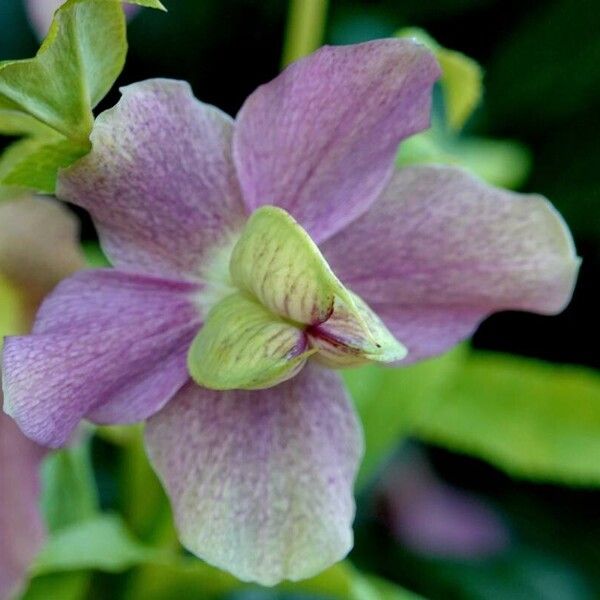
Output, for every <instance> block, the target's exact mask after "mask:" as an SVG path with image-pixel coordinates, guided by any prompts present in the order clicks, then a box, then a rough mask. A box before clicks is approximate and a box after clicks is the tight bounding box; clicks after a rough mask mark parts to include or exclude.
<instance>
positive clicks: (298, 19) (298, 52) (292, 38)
mask: <svg viewBox="0 0 600 600" xmlns="http://www.w3.org/2000/svg"><path fill="white" fill-rule="evenodd" d="M327 5H328V1H327V0H290V8H289V13H288V20H287V26H286V32H285V40H284V46H283V55H282V59H281V66H282V67H285V66H287V65H289V64H290V63H291V62H294V61H295V60H298V59H299V58H302V57H304V56H306V55H308V54H310V53H311V52H314V51H315V50H316V49H317V48H318V47H319V46H320V45H321V44H322V42H323V37H324V32H325V21H326V17H327Z"/></svg>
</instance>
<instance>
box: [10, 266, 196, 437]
mask: <svg viewBox="0 0 600 600" xmlns="http://www.w3.org/2000/svg"><path fill="white" fill-rule="evenodd" d="M195 292H196V286H193V285H191V284H186V283H180V282H171V281H165V280H160V279H154V278H150V277H145V276H141V275H133V274H128V273H122V272H119V271H115V270H111V269H107V270H104V269H102V270H101V269H98V270H94V271H83V272H80V273H78V274H76V275H74V276H73V277H71V278H69V279H67V280H65V281H64V282H62V283H61V284H59V286H58V287H57V288H56V289H55V291H54V292H53V293H52V294H51V295H50V296H49V297H48V299H47V300H46V301H45V302H44V303H43V305H42V307H41V309H40V311H39V313H38V318H37V321H36V324H35V327H34V330H33V334H32V335H29V336H23V337H8V338H6V342H5V345H4V352H3V374H4V381H3V383H4V399H5V410H6V412H8V413H9V414H10V415H11V416H13V418H14V419H15V420H16V421H17V423H18V424H19V426H20V427H21V429H22V430H23V432H24V433H25V434H26V435H28V436H29V437H30V438H32V439H34V440H35V441H37V442H38V443H40V444H43V445H47V446H60V445H62V444H64V443H66V442H67V441H68V439H69V436H70V434H71V432H72V431H73V429H74V428H75V427H76V426H77V424H78V422H79V421H80V420H81V419H82V418H84V417H87V418H90V419H91V420H94V421H96V422H99V423H130V422H133V421H137V420H141V419H145V418H147V417H148V416H149V415H151V414H153V413H154V412H156V411H157V410H159V409H160V408H161V407H162V406H163V405H164V404H165V403H166V402H167V401H168V400H169V399H170V398H171V397H172V396H173V394H174V393H175V392H176V391H177V390H178V389H179V388H180V387H181V386H182V385H183V384H184V383H185V382H186V381H187V379H188V377H189V375H188V373H187V367H186V353H187V350H188V347H189V344H190V343H191V341H192V339H193V336H194V335H195V333H196V332H197V330H198V328H199V326H200V321H199V315H198V312H197V309H196V308H195V306H194V304H193V302H192V294H194V293H195Z"/></svg>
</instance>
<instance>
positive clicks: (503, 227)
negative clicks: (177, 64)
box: [4, 40, 578, 585]
mask: <svg viewBox="0 0 600 600" xmlns="http://www.w3.org/2000/svg"><path fill="white" fill-rule="evenodd" d="M438 74H439V70H438V66H437V64H436V62H435V59H434V58H433V57H432V55H431V54H430V53H429V52H428V51H427V50H426V49H425V48H424V47H422V46H420V45H417V44H415V43H413V42H410V41H406V40H381V41H375V42H370V43H366V44H360V45H356V46H346V47H325V48H322V49H321V50H319V51H318V52H316V53H314V54H313V55H311V56H310V57H308V58H306V59H304V60H301V61H299V62H297V63H295V64H293V65H292V66H290V67H289V68H288V69H286V70H285V71H284V72H283V73H282V74H281V75H280V76H279V77H277V78H276V79H275V80H274V81H272V82H271V83H269V84H267V85H264V86H261V87H260V88H258V90H256V91H255V92H254V93H253V94H252V95H251V96H250V97H249V98H248V99H247V101H246V103H245V104H244V106H243V107H242V109H241V110H240V112H239V114H238V116H237V118H236V119H235V121H234V120H232V119H231V118H230V117H228V116H227V115H225V114H224V113H222V112H221V111H220V110H218V109H216V108H214V107H212V106H208V105H206V104H203V103H201V102H199V101H197V100H196V99H195V98H194V97H193V95H192V93H191V91H190V89H189V86H187V85H186V84H184V83H180V82H175V81H168V80H152V81H146V82H142V83H139V84H136V85H132V86H129V87H127V88H125V89H124V90H123V98H122V100H121V101H120V102H119V104H118V105H117V106H116V107H115V108H113V109H112V110H109V111H107V112H105V113H104V114H102V115H100V117H99V118H98V119H97V122H96V125H95V128H94V131H93V133H92V138H91V139H92V143H93V150H92V152H91V153H90V154H89V155H88V156H86V157H84V158H83V159H82V160H81V161H79V162H78V163H76V164H75V165H74V166H73V167H72V168H71V169H69V170H68V171H66V172H64V173H63V174H62V175H61V177H60V181H59V187H58V195H59V197H61V198H62V199H64V200H68V201H70V202H73V203H75V204H77V205H79V206H81V207H84V208H86V209H87V210H88V211H89V212H90V214H91V216H92V218H93V219H94V222H95V224H96V227H97V229H98V232H99V235H100V238H101V242H102V245H103V248H104V249H105V251H106V253H107V255H108V256H109V257H110V258H111V260H112V262H113V264H114V265H115V269H108V270H106V269H104V270H96V271H88V272H83V273H80V274H77V275H75V276H74V277H72V278H71V279H69V280H67V281H65V282H64V283H63V284H61V285H60V286H59V287H58V289H57V290H56V291H55V292H54V294H53V295H52V296H51V297H50V298H49V299H48V300H47V301H46V302H45V303H44V305H43V306H42V308H41V310H40V312H39V314H38V318H37V321H36V324H35V327H34V330H33V334H32V335H30V336H24V337H15V338H9V339H8V340H7V341H6V346H5V352H4V377H5V382H4V383H5V397H6V404H7V410H8V411H9V412H10V414H11V415H12V416H13V417H14V418H15V419H16V420H17V422H18V423H19V425H20V426H21V428H22V429H23V431H24V432H25V433H26V434H27V435H28V436H30V437H32V438H33V439H35V440H37V441H38V442H40V443H42V444H47V445H50V446H59V445H61V444H64V443H65V442H67V440H68V439H69V436H70V434H71V433H72V431H73V429H74V428H75V427H76V426H77V423H78V422H79V421H80V420H81V419H82V418H86V419H89V420H91V421H93V422H96V423H129V422H133V421H139V420H144V419H149V421H148V424H147V430H146V442H147V448H148V452H149V455H150V459H151V461H152V462H153V464H154V466H155V468H156V469H157V471H158V473H159V475H160V476H161V478H162V480H163V482H164V484H165V487H166V489H167V491H168V493H169V495H170V497H171V500H172V502H173V505H174V511H175V518H176V521H177V525H178V528H179V532H180V537H181V540H182V542H183V543H184V545H186V546H187V547H188V548H189V549H190V550H191V551H193V552H195V553H196V554H197V555H199V556H200V557H202V558H203V559H205V560H207V561H208V562H210V563H212V564H215V565H217V566H219V567H222V568H225V569H228V570H230V571H231V572H232V573H234V574H235V575H236V576H238V577H239V578H241V579H245V580H255V581H258V582H260V583H263V584H266V585H271V584H274V583H276V582H278V581H280V580H282V579H286V578H287V579H293V580H296V579H301V578H304V577H308V576H311V575H313V574H315V573H317V572H318V571H320V570H322V569H324V568H325V567H327V566H328V565H330V564H332V563H333V562H335V561H337V560H339V559H341V558H342V557H343V556H344V555H345V554H346V553H347V552H348V550H349V549H350V548H351V546H352V530H351V523H352V520H353V516H354V501H353V497H352V484H353V481H354V477H355V474H356V469H357V466H358V463H359V461H360V457H361V454H362V436H361V431H360V427H359V424H358V421H357V418H356V416H355V413H354V411H353V408H352V406H351V404H350V401H349V398H348V395H347V393H346V391H345V389H344V387H343V384H342V381H341V378H340V376H339V374H338V373H337V372H336V371H335V370H332V369H330V368H325V367H324V366H323V364H328V365H330V366H331V365H333V366H336V365H337V364H351V363H352V362H353V361H354V360H355V359H356V360H357V361H359V362H360V361H365V360H371V359H374V360H388V359H391V357H392V355H394V354H393V353H391V354H389V355H384V354H381V353H380V354H378V352H380V348H381V343H380V342H381V339H379V338H378V339H379V341H377V339H375V337H373V339H372V340H371V339H370V338H369V339H368V340H367V338H368V337H369V335H370V334H369V331H367V330H369V328H370V327H372V328H373V330H377V331H378V332H380V333H381V332H383V333H382V335H384V337H385V336H388V337H386V338H385V339H386V340H388V341H389V339H390V338H391V339H392V340H393V338H392V337H391V334H393V335H394V336H395V337H396V338H398V340H400V341H401V342H402V344H403V345H404V346H406V348H407V350H408V357H407V359H406V361H405V362H411V361H414V360H419V359H423V358H426V357H428V356H432V355H434V354H437V353H440V352H443V351H445V350H446V349H448V348H449V347H451V346H452V345H454V344H456V343H457V342H458V341H459V340H462V339H464V338H465V337H467V336H469V335H470V334H471V333H472V332H473V331H474V329H475V328H476V327H477V325H478V323H479V322H480V321H481V320H482V319H484V318H485V317H486V316H487V315H489V314H490V313H492V312H494V311H497V310H504V309H519V310H531V311H536V312H541V313H546V314H552V313H556V312H558V311H560V310H562V308H563V307H564V306H565V304H566V303H567V302H568V300H569V298H570V296H571V293H572V289H573V285H574V281H575V277H576V273H577V269H578V260H577V258H576V256H575V253H574V248H573V242H572V240H571V237H570V235H569V232H568V230H567V228H566V227H565V224H564V223H563V221H562V220H561V219H560V217H559V215H558V214H557V213H556V212H555V211H554V209H553V208H552V207H551V206H550V205H549V204H548V202H547V201H546V200H545V199H543V198H541V197H539V196H520V195H517V194H514V193H510V192H506V191H502V190H497V189H494V188H491V187H489V186H487V185H485V184H483V183H481V182H480V181H477V180H476V179H474V178H473V177H471V176H470V175H467V174H466V173H464V172H462V171H459V170H455V169H452V168H446V167H414V168H407V169H404V170H402V171H399V172H395V171H394V158H395V155H396V150H397V147H398V143H399V142H400V141H401V140H402V139H404V138H406V137H407V136H409V135H411V134H414V133H416V132H418V131H421V130H423V129H424V128H426V127H427V126H428V123H429V112H430V102H431V88H432V85H433V83H434V81H435V80H436V78H437V77H438ZM268 205H271V206H276V207H279V208H278V209H265V208H262V209H261V207H265V206H268ZM281 209H283V210H281ZM265 211H266V212H265ZM286 213H287V214H286ZM251 215H252V216H251ZM265 215H267V216H269V218H273V219H274V221H273V222H275V221H277V220H279V221H277V222H278V223H280V224H281V227H284V225H285V228H286V234H285V235H286V236H287V235H288V233H289V241H290V244H291V243H292V242H294V243H296V242H297V243H298V246H297V248H298V253H296V251H295V250H294V251H289V248H288V246H287V243H288V240H287V238H286V239H284V240H281V239H280V238H281V236H282V231H283V230H282V229H279V226H277V227H275V226H273V227H271V228H270V229H269V226H268V222H269V221H268V219H267V220H265V218H266V217H265ZM289 215H291V217H293V219H295V221H293V220H292V219H291V217H289ZM249 218H250V221H249ZM259 221H260V224H261V226H262V229H260V236H258V237H257V234H256V227H257V223H258V222H259ZM309 236H310V237H309ZM284 237H285V236H284ZM292 238H293V239H292ZM275 242H276V243H275ZM261 244H262V245H261ZM234 246H235V248H234V250H233V253H234V255H235V257H236V258H235V260H234V259H233V258H231V256H232V254H231V253H232V248H233V247H234ZM317 246H318V248H317ZM294 248H295V246H294ZM284 249H285V252H288V251H289V252H288V254H285V259H286V261H288V262H289V264H288V263H286V264H285V265H283V267H285V268H284V271H285V269H287V268H288V267H289V269H291V270H292V271H293V269H296V271H293V274H294V275H298V274H300V275H301V276H300V275H298V277H299V278H297V279H294V277H291V275H290V273H291V272H292V271H289V272H288V271H285V272H284V273H283V275H282V273H281V271H280V270H279V269H280V267H282V266H281V265H280V264H279V262H280V261H281V257H282V255H283V254H282V253H283V252H284ZM304 251H306V252H308V253H309V254H310V257H311V260H312V263H311V265H312V266H311V269H312V268H313V267H314V269H316V270H317V271H318V273H320V274H321V276H322V279H323V281H327V282H328V285H330V286H332V287H331V289H335V290H337V291H338V292H339V294H346V295H345V296H344V301H343V302H341V303H340V302H339V300H340V297H341V296H339V295H338V296H335V298H334V297H333V296H332V297H331V298H330V300H331V303H330V304H328V302H329V301H328V295H327V294H328V293H329V291H327V293H321V292H322V290H321V288H320V287H319V285H317V283H316V281H317V280H316V279H314V278H313V279H311V278H310V277H309V276H308V275H307V274H306V273H308V271H310V269H309V267H308V266H307V267H306V270H305V271H306V272H305V271H303V270H302V268H303V266H302V265H301V264H298V261H301V260H302V256H304V255H303V254H302V252H304ZM321 253H322V254H321ZM240 256H242V258H240ZM323 256H324V258H323ZM242 259H243V261H245V262H244V265H246V266H248V265H249V266H248V268H247V269H246V270H244V269H241V270H240V269H238V268H237V267H238V266H239V265H238V263H237V262H236V261H237V260H242ZM288 259H289V260H288ZM325 259H327V261H328V262H329V266H327V263H326V262H325ZM243 261H242V262H243ZM278 261H279V262H278ZM274 265H276V266H277V267H276V266H274ZM329 267H331V269H330V268H329ZM311 272H312V271H311ZM336 276H337V277H336ZM278 278H279V279H278ZM275 280H277V286H279V287H277V286H274V287H269V286H271V283H269V282H272V281H275ZM342 284H343V285H342ZM232 285H233V287H232ZM336 286H337V287H336ZM343 286H346V288H344V287H343ZM328 289H329V288H328ZM347 289H349V290H351V291H352V293H353V294H356V295H357V296H352V297H354V298H355V300H356V303H357V304H356V306H355V307H354V312H353V311H352V310H347V309H348V306H350V305H352V304H353V301H352V299H351V296H349V295H348V294H349V292H347V291H344V290H347ZM236 290H237V291H236ZM233 292H235V293H233ZM228 293H232V296H228V297H227V298H229V299H231V298H232V297H236V298H237V300H236V301H238V302H239V304H240V305H244V302H245V303H246V304H245V306H246V307H247V309H248V311H249V312H246V311H245V310H241V311H239V310H238V311H237V313H236V312H235V311H231V313H227V312H226V311H225V309H224V308H223V306H224V304H226V302H225V301H224V300H223V298H224V297H225V296H226V295H227V294H228ZM336 293H337V292H336ZM227 298H226V299H227ZM344 302H345V303H346V304H344ZM365 302H366V304H365ZM367 304H368V306H367ZM369 307H370V308H369ZM229 308H230V307H229ZM371 309H372V311H371ZM357 311H358V312H357ZM373 311H374V312H373ZM217 313H218V317H219V319H220V320H219V319H217V316H216V315H217ZM250 313H252V314H250ZM357 315H358V316H357ZM361 315H362V316H361ZM377 315H379V317H380V318H381V319H383V321H384V322H385V324H386V325H387V328H388V329H389V331H388V330H386V329H385V328H384V326H383V325H382V324H381V322H380V321H379V320H378V317H377ZM228 317H230V318H229V319H228ZM203 323H206V326H205V327H204V328H203ZM232 323H233V324H234V325H235V327H238V329H235V327H234V325H232ZM209 325H210V328H211V329H210V334H211V336H213V337H210V336H209V335H208V333H206V332H207V330H208V327H209ZM232 327H233V329H232ZM267 327H274V329H273V330H271V329H268V330H267ZM361 327H362V329H361ZM365 328H366V329H365ZM238 331H239V333H240V337H239V339H236V338H235V335H234V334H235V333H236V332H238ZM365 331H367V333H366V334H365V333H364V332H365ZM390 332H391V333H390ZM271 333H272V335H271ZM261 336H262V337H261ZM207 337H210V339H208V340H207V339H205V338H207ZM216 338H218V343H217V342H215V341H214V340H215V339H216ZM258 338H260V339H261V340H263V341H264V344H262V345H257V343H256V339H258ZM199 339H200V340H201V341H202V343H201V344H199V347H200V350H201V351H202V352H200V351H199V352H200V353H199V354H197V353H196V350H198V348H197V347H196V346H197V342H198V340H199ZM194 340H195V341H194ZM248 340H249V341H248ZM193 341H194V348H192V351H190V346H191V345H192V342H193ZM371 341H372V342H373V343H372V344H371V346H370V347H371V350H370V351H368V352H367V351H366V350H365V348H366V347H367V346H368V345H369V344H370V343H371ZM213 342H214V343H213ZM246 342H248V343H246ZM250 342H252V344H254V345H252V344H251V343H250ZM211 343H213V346H214V347H216V348H217V349H218V352H216V353H214V354H211V353H210V352H209V351H207V348H211V347H213V346H211ZM390 344H391V346H393V347H394V348H395V349H396V351H397V352H396V354H395V355H394V356H395V358H400V357H401V355H403V354H404V349H403V348H402V346H401V345H400V344H398V343H397V342H396V341H395V340H394V341H393V342H390ZM394 344H396V346H394ZM400 349H402V352H400ZM315 352H316V354H315ZM198 356H201V357H203V359H206V360H199V359H198ZM232 356H233V358H232ZM242 356H243V359H244V361H246V362H245V363H244V364H245V365H246V366H248V365H250V366H249V367H248V369H250V371H252V377H250V378H249V379H248V380H247V381H246V383H245V384H243V385H242V384H240V385H239V386H233V387H238V388H252V387H267V386H268V385H270V386H271V387H268V389H260V390H250V389H224V388H228V387H231V386H227V385H225V384H224V385H223V386H221V385H214V386H209V387H214V388H219V389H209V388H208V387H206V386H201V385H199V384H198V383H196V382H195V381H194V379H192V377H190V371H189V370H188V364H187V361H188V359H189V362H190V366H191V367H193V369H192V371H193V374H194V378H195V379H196V380H198V379H200V380H202V381H204V380H203V379H202V377H204V376H205V375H206V373H203V374H202V376H200V375H198V373H197V371H198V372H199V371H202V369H203V368H204V367H206V366H207V362H210V369H208V370H209V371H210V370H211V369H212V370H213V371H219V369H221V371H220V372H219V375H222V376H224V377H225V379H227V377H229V376H230V375H231V373H232V372H233V371H235V369H237V368H238V366H239V365H238V363H236V360H237V358H238V357H242ZM240 360H241V359H240ZM253 361H254V362H253ZM265 361H267V362H268V361H271V362H272V366H273V369H274V370H273V372H277V373H279V374H280V376H279V375H278V378H277V380H276V381H275V379H273V378H271V379H269V378H267V377H266V376H265V377H263V378H262V379H261V375H263V374H261V373H260V372H257V366H256V365H257V364H263V363H264V362H265ZM269 364H271V363H269ZM275 367H276V368H275ZM209 375H210V373H209ZM286 379H287V380H286ZM227 381H231V379H229V380H227ZM257 382H258V383H257ZM265 382H270V383H265ZM274 384H277V385H274Z"/></svg>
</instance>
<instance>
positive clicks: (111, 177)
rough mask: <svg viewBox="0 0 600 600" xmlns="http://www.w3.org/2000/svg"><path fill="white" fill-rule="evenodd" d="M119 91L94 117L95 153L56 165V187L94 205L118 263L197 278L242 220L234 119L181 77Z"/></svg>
mask: <svg viewBox="0 0 600 600" xmlns="http://www.w3.org/2000/svg"><path fill="white" fill-rule="evenodd" d="M122 93H123V97H122V99H121V101H120V102H119V103H118V104H117V105H116V106H115V107H114V108H113V109H111V110H108V111H106V112H104V113H102V114H101V115H100V116H99V117H98V118H97V119H96V124H95V126H94V130H93V132H92V135H91V140H92V144H93V150H92V152H91V153H90V154H88V155H87V156H85V157H84V158H83V159H81V160H80V161H78V162H77V163H75V165H74V166H72V167H71V168H69V169H67V170H66V171H63V172H62V173H61V175H60V177H59V183H58V189H57V195H58V196H59V197H60V198H61V199H63V200H68V201H70V202H73V203H75V204H78V205H79V206H82V207H83V208H85V209H87V210H88V211H89V212H90V214H91V216H92V218H93V220H94V223H95V224H96V226H97V228H98V232H99V235H100V238H101V241H102V244H103V247H104V249H105V251H106V253H107V255H108V256H109V258H110V259H111V260H112V261H113V262H114V264H115V266H118V267H120V268H123V269H126V270H133V271H136V272H144V273H146V274H151V275H161V276H167V277H173V278H176V277H185V278H188V279H195V278H197V277H198V276H199V272H200V270H201V267H202V265H203V264H205V263H206V262H207V259H208V258H210V256H211V255H212V252H214V248H215V246H219V245H223V244H226V243H229V237H230V236H231V235H232V232H234V231H236V230H237V229H239V228H240V227H241V225H242V223H243V222H244V220H245V209H244V207H243V204H242V201H241V199H240V194H239V189H238V184H237V179H236V175H235V170H234V167H233V162H232V158H231V136H232V129H233V125H232V120H231V119H230V117H228V116H227V115H226V114H225V113H223V112H221V111H220V110H218V109H217V108H215V107H213V106H209V105H207V104H203V103H202V102H199V101H198V100H196V99H195V98H194V97H193V95H192V92H191V89H190V87H189V86H188V85H187V84H185V83H182V82H178V81H169V80H150V81H145V82H142V83H137V84H134V85H130V86H128V87H126V88H123V90H122Z"/></svg>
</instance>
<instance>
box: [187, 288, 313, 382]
mask: <svg viewBox="0 0 600 600" xmlns="http://www.w3.org/2000/svg"><path fill="white" fill-rule="evenodd" d="M314 352H315V351H314V350H310V349H309V348H308V343H307V339H306V335H305V334H304V332H303V331H301V330H300V329H298V328H297V327H295V326H294V325H291V324H289V323H287V322H285V321H283V320H281V319H279V318H277V317H276V316H274V315H273V314H272V313H270V312H269V311H268V310H267V309H265V308H264V307H263V306H261V305H260V304H259V303H258V302H256V301H255V300H252V299H250V298H247V297H246V296H244V295H242V294H232V295H231V296H228V297H227V298H225V299H224V300H221V302H219V303H218V304H217V305H216V306H215V307H214V308H213V309H212V310H211V311H210V312H209V314H208V317H207V318H206V322H205V323H204V325H203V327H202V329H201V330H200V332H199V333H198V335H197V336H196V338H195V339H194V341H193V343H192V345H191V347H190V350H189V353H188V368H189V371H190V374H191V376H192V377H193V379H194V380H195V381H196V382H197V383H198V384H200V385H203V386H204V387H207V388H210V389H213V390H233V389H260V388H265V387H271V386H274V385H277V384H278V383H281V382H282V381H285V380H286V379H289V378H290V377H293V376H294V375H295V374H296V373H298V371H299V370H300V369H301V368H302V367H303V366H304V364H305V363H306V359H307V358H308V357H309V356H310V355H311V354H313V353H314Z"/></svg>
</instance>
